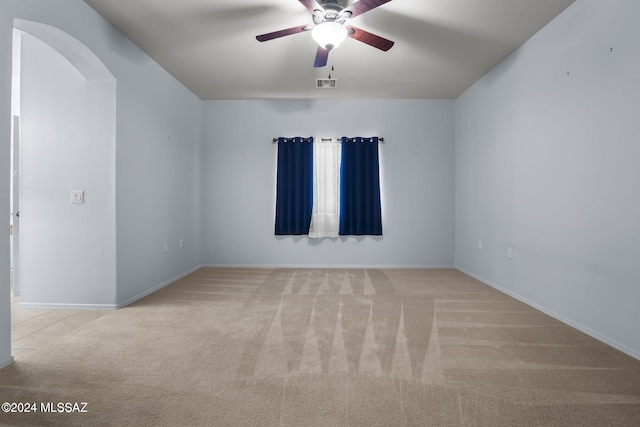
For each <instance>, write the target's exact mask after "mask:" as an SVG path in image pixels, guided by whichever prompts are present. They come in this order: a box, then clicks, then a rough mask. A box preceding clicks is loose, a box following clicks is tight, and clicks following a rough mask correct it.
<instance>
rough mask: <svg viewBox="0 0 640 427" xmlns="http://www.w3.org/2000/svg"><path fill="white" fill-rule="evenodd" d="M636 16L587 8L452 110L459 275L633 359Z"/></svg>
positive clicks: (638, 245) (631, 5)
mask: <svg viewBox="0 0 640 427" xmlns="http://www.w3.org/2000/svg"><path fill="white" fill-rule="evenodd" d="M638 16H640V2H638V1H637V0H615V1H607V2H603V1H600V0H579V1H577V2H576V3H574V4H573V5H572V6H571V7H569V8H568V9H567V10H566V11H565V12H564V13H563V14H561V15H560V16H559V17H558V18H557V19H555V20H554V21H553V22H552V23H551V24H549V25H548V26H547V27H545V28H544V29H543V30H541V31H540V32H539V33H538V34H537V35H536V36H534V37H533V38H532V39H531V40H529V41H528V42H527V43H526V44H525V45H524V46H522V48H521V49H519V50H517V51H516V52H515V53H513V54H512V55H511V56H510V57H508V58H507V59H506V60H505V61H504V62H502V63H501V64H500V65H499V66H497V67H496V68H495V69H494V70H492V71H491V72H490V73H488V74H487V75H486V76H484V77H483V78H482V79H481V80H480V81H479V82H477V83H476V84H475V85H474V86H472V87H471V88H470V89H469V90H467V91H466V92H465V93H464V94H463V95H462V96H461V97H459V98H458V99H457V100H456V103H455V107H456V121H455V128H456V155H455V160H456V221H455V224H456V239H455V247H456V258H455V262H456V266H457V267H458V268H460V269H462V270H463V271H465V272H468V273H470V274H472V275H474V276H476V277H478V278H480V279H481V280H483V281H485V282H487V283H489V284H492V285H493V286H495V287H497V288H499V289H501V290H503V291H505V292H506V293H509V294H511V295H514V296H516V297H517V298H519V299H522V300H524V301H525V302H528V303H530V304H531V305H533V306H536V307H538V308H540V309H542V310H543V311H546V312H547V313H550V314H552V315H553V316H555V317H557V318H559V319H561V320H564V321H565V322H567V323H569V324H571V325H574V326H576V327H578V328H579V329H581V330H583V331H585V332H587V333H589V334H591V335H593V336H595V337H597V338H599V339H601V340H602V341H604V342H607V343H609V344H611V345H613V346H614V347H617V348H619V349H621V350H623V351H625V352H627V353H629V354H631V355H633V356H635V357H636V358H640V333H638V325H640V310H639V307H640V305H639V304H640V262H639V261H640V226H639V223H638V220H639V218H640V191H639V189H640V167H639V166H640V142H639V141H640V139H639V138H640V119H639V118H640V49H638V40H640V26H638V25H637V17H638ZM612 48H613V50H612ZM479 241H482V246H483V249H482V250H479V249H478V242H479ZM508 246H511V247H512V248H513V258H512V259H508V258H507V256H506V255H507V247H508Z"/></svg>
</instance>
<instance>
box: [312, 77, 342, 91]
mask: <svg viewBox="0 0 640 427" xmlns="http://www.w3.org/2000/svg"><path fill="white" fill-rule="evenodd" d="M337 87H338V79H316V88H318V89H335V88H337Z"/></svg>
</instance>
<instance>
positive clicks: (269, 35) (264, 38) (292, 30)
mask: <svg viewBox="0 0 640 427" xmlns="http://www.w3.org/2000/svg"><path fill="white" fill-rule="evenodd" d="M308 29H309V28H308V27H307V26H306V25H301V26H299V27H293V28H287V29H286V30H280V31H274V32H273V33H267V34H261V35H259V36H256V39H257V40H258V41H259V42H266V41H267V40H273V39H277V38H279V37H284V36H290V35H292V34H298V33H302V32H304V31H307V30H308Z"/></svg>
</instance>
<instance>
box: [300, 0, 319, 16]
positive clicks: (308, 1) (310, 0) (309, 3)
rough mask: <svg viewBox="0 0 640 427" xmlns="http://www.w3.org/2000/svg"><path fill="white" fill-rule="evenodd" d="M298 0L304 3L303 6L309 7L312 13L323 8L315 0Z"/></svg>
mask: <svg viewBox="0 0 640 427" xmlns="http://www.w3.org/2000/svg"><path fill="white" fill-rule="evenodd" d="M299 1H300V3H302V4H303V5H304V7H306V8H307V9H309V12H311V13H313V12H314V11H315V10H324V9H323V8H322V6H320V3H318V2H317V1H316V0H299Z"/></svg>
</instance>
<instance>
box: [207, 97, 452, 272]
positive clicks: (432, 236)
mask: <svg viewBox="0 0 640 427" xmlns="http://www.w3.org/2000/svg"><path fill="white" fill-rule="evenodd" d="M204 115H205V134H204V139H205V147H204V155H203V161H204V173H203V177H204V178H203V189H204V194H203V212H204V219H203V232H204V242H205V244H204V263H205V264H208V265H251V266H262V265H265V266H274V265H278V266H279V265H317V266H321V265H324V266H361V265H364V266H367V265H391V266H451V265H453V185H454V182H453V166H454V165H453V101H435V100H419V101H416V100H407V101H400V100H398V101H388V100H387V101H371V100H367V101H359V100H349V101H344V100H343V101H339V100H323V101H283V100H279V101H208V102H205V113H204ZM278 136H315V137H341V136H382V137H384V138H385V142H384V143H382V144H381V145H380V157H381V187H382V188H381V192H382V216H383V218H382V220H383V234H384V236H383V237H382V238H373V237H364V238H355V237H349V238H338V239H322V240H314V239H308V238H307V237H276V236H274V215H275V214H274V212H275V171H276V153H277V144H272V142H271V140H272V138H274V137H278Z"/></svg>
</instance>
